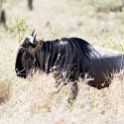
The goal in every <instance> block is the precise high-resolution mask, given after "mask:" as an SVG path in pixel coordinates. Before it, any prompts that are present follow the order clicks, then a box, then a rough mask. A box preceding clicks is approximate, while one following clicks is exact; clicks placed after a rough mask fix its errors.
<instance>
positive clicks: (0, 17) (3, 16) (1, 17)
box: [0, 10, 6, 25]
mask: <svg viewBox="0 0 124 124" xmlns="http://www.w3.org/2000/svg"><path fill="white" fill-rule="evenodd" d="M0 23H1V24H3V25H6V14H5V10H2V11H1V15H0Z"/></svg>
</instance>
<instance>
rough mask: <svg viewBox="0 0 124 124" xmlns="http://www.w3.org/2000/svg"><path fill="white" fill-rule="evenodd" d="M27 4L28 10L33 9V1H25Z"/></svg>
mask: <svg viewBox="0 0 124 124" xmlns="http://www.w3.org/2000/svg"><path fill="white" fill-rule="evenodd" d="M27 2H28V8H29V9H30V10H32V9H33V0H27Z"/></svg>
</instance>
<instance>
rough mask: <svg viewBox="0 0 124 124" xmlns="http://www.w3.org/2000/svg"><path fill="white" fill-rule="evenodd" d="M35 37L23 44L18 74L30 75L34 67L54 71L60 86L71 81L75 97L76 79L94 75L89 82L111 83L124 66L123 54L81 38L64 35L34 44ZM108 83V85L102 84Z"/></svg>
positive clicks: (99, 85)
mask: <svg viewBox="0 0 124 124" xmlns="http://www.w3.org/2000/svg"><path fill="white" fill-rule="evenodd" d="M30 40H31V37H27V38H25V40H24V42H23V43H22V44H21V45H20V48H19V50H18V54H17V59H16V67H15V68H16V73H17V75H18V76H21V77H27V75H28V74H29V72H30V70H32V69H34V68H35V70H37V69H40V70H42V71H44V72H46V73H47V74H49V73H51V72H53V73H54V77H55V79H56V85H57V86H59V85H61V84H62V83H63V84H71V90H72V93H73V98H74V99H75V98H76V96H77V90H78V87H77V83H76V81H77V80H78V79H79V77H81V78H82V79H83V78H84V77H85V74H87V75H88V77H91V78H93V79H92V80H90V81H89V82H88V83H89V85H91V86H94V87H97V88H99V89H100V88H103V87H106V86H109V84H110V80H111V78H112V75H111V74H112V73H113V72H119V71H120V70H122V69H123V66H124V62H123V56H124V55H123V54H122V53H119V52H114V51H112V50H107V49H103V48H100V47H94V46H92V45H90V44H89V43H88V42H86V41H85V40H83V39H80V38H62V39H57V40H51V41H38V42H37V43H36V44H32V41H30ZM102 83H104V85H102Z"/></svg>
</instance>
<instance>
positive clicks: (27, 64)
mask: <svg viewBox="0 0 124 124" xmlns="http://www.w3.org/2000/svg"><path fill="white" fill-rule="evenodd" d="M42 43H43V42H42V41H41V42H40V41H39V42H38V41H37V40H36V34H35V32H34V31H33V32H32V34H31V35H29V36H26V37H25V38H24V40H23V43H22V44H21V45H20V47H19V49H18V52H17V57H16V63H15V70H16V74H17V76H19V77H23V78H26V77H27V75H28V74H29V72H30V70H31V69H34V68H35V67H36V56H35V52H36V51H37V50H38V49H39V48H41V47H42Z"/></svg>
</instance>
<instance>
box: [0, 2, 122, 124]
mask: <svg viewBox="0 0 124 124" xmlns="http://www.w3.org/2000/svg"><path fill="white" fill-rule="evenodd" d="M79 2H81V1H79ZM39 3H40V4H39ZM12 4H13V5H12ZM4 7H5V8H6V10H7V14H8V22H7V25H8V27H9V29H8V30H6V29H4V28H3V27H2V26H1V27H0V124H34V123H35V124H41V123H42V124H99V123H100V124H123V122H124V118H123V115H124V94H123V92H124V78H123V74H120V76H119V75H116V76H115V78H114V79H113V81H112V84H111V85H110V87H109V88H105V89H103V90H97V89H95V88H93V87H90V86H88V85H87V84H86V83H85V81H84V82H79V83H78V85H79V95H78V98H77V99H76V101H75V102H74V103H73V104H71V103H68V101H67V98H68V96H69V90H68V88H69V87H68V86H66V87H64V88H63V89H62V90H61V91H60V92H59V93H55V91H56V89H55V88H54V82H55V81H54V79H53V77H52V74H51V75H49V76H48V75H45V74H43V73H39V72H38V73H37V74H36V75H35V76H34V77H32V78H31V77H29V78H28V79H20V78H18V77H16V74H15V70H14V65H15V58H16V49H17V47H18V45H19V42H18V35H17V33H16V30H15V28H14V27H15V18H17V17H21V18H23V19H24V20H25V22H26V23H27V24H28V31H27V32H29V31H31V29H34V28H35V29H36V31H37V32H38V36H39V37H40V38H46V39H48V38H49V39H51V38H58V37H63V36H78V37H82V38H84V39H86V40H88V41H90V43H92V44H97V45H100V46H104V47H107V48H108V47H109V48H110V47H111V48H113V49H115V48H116V49H118V50H123V46H124V45H123V38H124V35H123V34H124V29H123V28H122V27H123V23H122V22H123V20H124V16H123V14H124V12H121V13H120V12H117V13H113V12H108V13H104V12H98V11H96V8H94V7H93V6H91V5H87V4H86V5H85V4H83V5H82V4H79V3H77V2H74V0H73V2H72V1H67V0H60V1H59V2H58V1H57V0H53V1H51V0H45V1H44V0H35V2H34V8H35V9H34V10H33V11H29V10H28V9H27V8H26V5H25V1H19V0H18V1H17V0H14V2H13V3H11V2H9V3H6V4H5V6H4ZM120 42H121V46H120Z"/></svg>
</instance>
